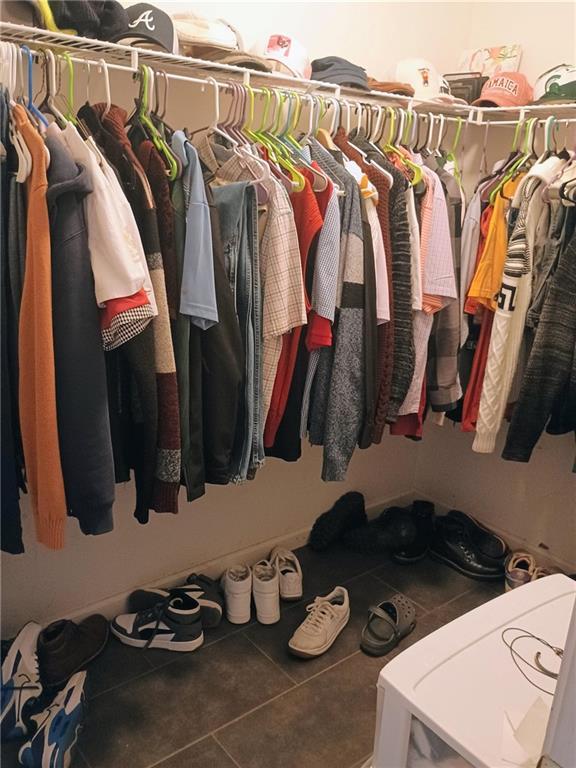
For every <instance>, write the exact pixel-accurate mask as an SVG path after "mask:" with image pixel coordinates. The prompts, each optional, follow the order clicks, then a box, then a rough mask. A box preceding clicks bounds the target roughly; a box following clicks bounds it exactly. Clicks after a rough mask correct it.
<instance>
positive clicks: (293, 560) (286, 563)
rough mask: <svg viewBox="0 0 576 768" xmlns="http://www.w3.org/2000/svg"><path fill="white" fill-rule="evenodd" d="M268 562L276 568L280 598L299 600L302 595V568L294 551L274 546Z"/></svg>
mask: <svg viewBox="0 0 576 768" xmlns="http://www.w3.org/2000/svg"><path fill="white" fill-rule="evenodd" d="M270 562H271V563H273V564H274V565H275V566H276V568H277V569H278V575H279V577H280V597H281V598H282V600H300V598H301V597H302V568H301V567H300V563H299V562H298V558H297V557H296V555H295V554H294V552H291V551H290V550H289V549H282V548H281V547H276V549H273V550H272V552H271V553H270Z"/></svg>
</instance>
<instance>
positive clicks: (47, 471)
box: [13, 105, 66, 549]
mask: <svg viewBox="0 0 576 768" xmlns="http://www.w3.org/2000/svg"><path fill="white" fill-rule="evenodd" d="M13 114H14V118H15V121H16V124H17V126H18V130H19V131H20V134H21V135H22V137H23V138H24V141H25V142H26V146H27V147H28V149H29V151H30V154H31V155H32V172H31V174H30V176H29V178H28V182H27V184H28V218H27V241H26V270H25V273H24V285H23V290H22V304H21V309H20V328H19V339H18V353H19V360H20V372H19V376H20V379H19V399H20V427H21V430H22V443H23V447H24V460H25V463H26V478H27V481H28V487H29V489H30V496H31V500H32V509H33V511H34V517H35V521H36V535H37V538H38V541H40V542H42V543H43V544H45V545H46V546H47V547H50V548H52V549H59V548H61V547H63V546H64V523H65V521H66V496H65V493H64V481H63V479H62V467H61V465H60V447H59V443H58V424H57V420H56V381H55V373H54V341H53V335H52V277H51V256H50V226H49V221H48V208H47V205H46V189H47V186H48V183H47V180H46V156H45V152H44V142H43V141H42V138H41V137H40V135H39V134H38V132H37V131H36V130H35V128H34V127H33V126H32V124H31V123H30V121H29V119H28V116H27V115H26V112H25V110H24V109H23V107H21V106H19V105H16V106H15V107H14V108H13Z"/></svg>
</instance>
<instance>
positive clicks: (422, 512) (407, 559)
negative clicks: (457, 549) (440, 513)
mask: <svg viewBox="0 0 576 768" xmlns="http://www.w3.org/2000/svg"><path fill="white" fill-rule="evenodd" d="M405 515H406V517H407V518H409V519H410V520H411V522H412V525H413V527H414V529H415V531H416V534H415V536H414V539H413V541H412V543H411V544H409V545H408V546H405V547H400V548H399V549H397V550H396V551H394V552H392V559H393V560H395V561H396V562H397V563H406V564H409V563H417V562H418V561H419V560H422V559H423V558H424V557H426V554H427V552H428V547H429V546H430V540H431V538H432V534H433V532H434V504H432V502H431V501H420V500H418V501H413V502H412V506H411V507H410V509H409V510H407V511H406V513H405Z"/></svg>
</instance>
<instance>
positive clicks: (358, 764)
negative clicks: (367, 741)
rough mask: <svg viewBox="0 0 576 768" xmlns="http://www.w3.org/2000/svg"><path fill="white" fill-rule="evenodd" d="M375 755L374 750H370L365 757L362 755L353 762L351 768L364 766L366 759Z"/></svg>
mask: <svg viewBox="0 0 576 768" xmlns="http://www.w3.org/2000/svg"><path fill="white" fill-rule="evenodd" d="M373 755H374V752H368V754H367V755H364V757H361V758H360V760H359V761H358V762H356V763H353V764H352V765H351V766H350V768H363V766H364V764H365V763H366V761H367V760H368V759H369V758H370V757H372V756H373Z"/></svg>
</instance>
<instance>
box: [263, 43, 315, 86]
mask: <svg viewBox="0 0 576 768" xmlns="http://www.w3.org/2000/svg"><path fill="white" fill-rule="evenodd" d="M251 52H252V53H254V54H256V56H260V57H261V58H263V59H266V61H268V63H269V64H271V66H272V67H273V68H274V69H275V70H277V71H279V72H284V73H285V74H288V75H292V77H301V78H304V79H305V80H308V79H309V78H310V74H311V72H312V67H311V66H310V58H309V56H308V53H307V51H306V49H305V48H304V46H303V45H302V44H301V43H299V42H298V40H295V39H294V38H293V37H290V36H289V35H270V36H269V37H268V38H266V39H264V40H262V41H260V42H259V43H257V44H256V45H255V46H253V48H252V50H251Z"/></svg>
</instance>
